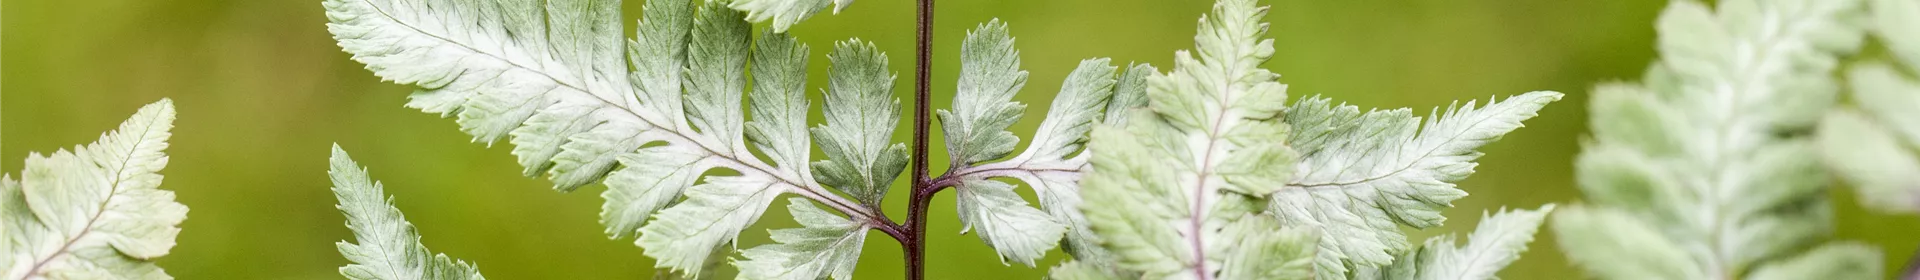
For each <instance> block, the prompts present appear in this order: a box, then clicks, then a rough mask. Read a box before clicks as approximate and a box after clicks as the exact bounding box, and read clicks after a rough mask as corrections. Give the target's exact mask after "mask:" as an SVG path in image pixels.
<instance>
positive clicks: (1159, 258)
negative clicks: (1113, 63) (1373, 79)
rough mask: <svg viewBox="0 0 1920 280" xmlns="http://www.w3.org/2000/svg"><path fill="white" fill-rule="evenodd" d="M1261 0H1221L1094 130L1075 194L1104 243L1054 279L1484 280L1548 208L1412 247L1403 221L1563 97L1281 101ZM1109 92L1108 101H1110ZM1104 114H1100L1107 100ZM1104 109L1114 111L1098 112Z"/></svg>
mask: <svg viewBox="0 0 1920 280" xmlns="http://www.w3.org/2000/svg"><path fill="white" fill-rule="evenodd" d="M1266 11H1267V8H1266V7H1258V6H1256V4H1255V1H1253V0H1221V1H1218V2H1216V4H1215V5H1214V9H1213V12H1212V14H1210V15H1208V16H1206V17H1202V18H1201V20H1200V27H1199V31H1198V34H1199V35H1197V36H1196V37H1195V41H1196V46H1195V47H1196V50H1197V51H1193V52H1189V51H1181V52H1179V53H1177V54H1176V55H1175V67H1174V68H1173V71H1172V72H1171V73H1165V74H1160V73H1154V74H1153V75H1152V76H1151V77H1147V79H1146V80H1147V87H1146V91H1145V98H1146V104H1147V106H1146V107H1145V108H1144V109H1134V110H1125V112H1121V113H1120V114H1122V115H1131V116H1129V117H1126V118H1124V119H1123V120H1121V121H1114V120H1112V119H1113V118H1110V119H1109V120H1108V121H1107V122H1106V123H1105V124H1104V125H1101V126H1099V128H1096V129H1094V131H1093V136H1091V139H1092V140H1091V144H1089V146H1090V147H1089V148H1087V150H1088V151H1089V153H1091V154H1092V156H1091V159H1090V160H1089V162H1090V165H1091V167H1090V168H1089V170H1088V171H1087V173H1086V174H1084V177H1083V178H1081V180H1082V181H1081V184H1080V187H1081V191H1080V195H1081V198H1082V199H1084V202H1083V203H1081V204H1080V205H1079V207H1080V209H1081V212H1082V213H1083V215H1084V216H1085V220H1086V222H1087V224H1088V228H1089V229H1090V230H1091V231H1092V233H1093V234H1094V237H1095V238H1097V240H1093V241H1091V244H1097V245H1098V246H1099V247H1100V248H1102V249H1104V250H1103V251H1102V252H1105V253H1107V254H1110V255H1108V256H1102V257H1093V258H1088V257H1079V256H1078V255H1076V257H1078V258H1077V259H1076V260H1075V261H1072V262H1069V263H1065V264H1062V265H1061V266H1059V267H1056V268H1054V270H1053V272H1052V273H1053V277H1054V278H1059V279H1136V278H1138V279H1309V278H1314V279H1349V278H1356V279H1492V278H1495V276H1494V272H1497V271H1498V270H1500V269H1501V268H1504V267H1505V266H1506V265H1507V264H1509V263H1511V262H1512V261H1513V260H1514V259H1516V258H1518V256H1519V253H1520V252H1522V251H1524V250H1525V248H1526V244H1527V243H1528V242H1530V241H1532V236H1533V234H1534V232H1535V231H1537V230H1538V228H1539V225H1540V223H1541V222H1542V221H1543V220H1544V218H1545V216H1546V215H1547V213H1548V212H1550V211H1552V209H1553V205H1547V206H1543V207H1542V208H1541V209H1538V210H1514V211H1504V210H1503V211H1501V212H1500V213H1499V214H1493V215H1490V216H1488V217H1485V218H1483V219H1482V221H1481V224H1480V226H1479V228H1478V229H1476V230H1475V232H1474V233H1473V234H1472V235H1470V239H1471V240H1470V241H1469V242H1468V244H1466V245H1465V246H1464V247H1456V245H1455V244H1454V239H1453V238H1452V237H1450V236H1441V237H1436V238H1433V239H1429V240H1428V241H1427V242H1426V245H1425V246H1423V247H1421V248H1417V249H1416V248H1413V246H1411V245H1410V244H1409V243H1408V241H1407V240H1406V236H1405V235H1404V234H1403V233H1401V232H1400V231H1399V228H1398V227H1399V226H1401V225H1405V226H1411V227H1415V228H1428V227H1434V226H1439V225H1440V224H1441V223H1442V222H1443V221H1445V217H1442V216H1440V215H1439V211H1440V210H1441V209H1443V208H1445V207H1449V206H1451V203H1450V202H1451V201H1453V200H1455V199H1458V198H1460V197H1464V196H1465V195H1466V193H1465V192H1462V191H1460V190H1459V189H1457V188H1456V187H1455V186H1454V185H1453V182H1457V181H1459V180H1462V179H1465V178H1466V177H1467V176H1468V175H1470V174H1471V173H1472V172H1473V168H1474V167H1475V165H1476V164H1475V163H1473V162H1472V160H1473V159H1475V158H1477V157H1479V156H1480V153H1479V152H1478V151H1475V149H1477V148H1479V147H1480V146H1483V145H1486V144H1488V143H1491V142H1493V141H1495V140H1498V139H1499V138H1500V136H1501V135H1504V134H1506V133H1508V132H1511V131H1513V130H1514V129H1517V128H1519V127H1520V122H1521V121H1524V120H1526V119H1528V118H1532V117H1533V116H1535V112H1537V111H1538V110H1539V109H1541V108H1542V107H1544V106H1545V105H1546V104H1547V103H1551V102H1553V101H1557V100H1559V99H1560V98H1561V96H1562V95H1561V94H1559V93H1554V92H1533V93H1527V94H1522V95H1519V96H1515V97H1512V98H1508V99H1507V100H1505V101H1491V100H1490V101H1491V102H1489V103H1488V104H1486V105H1485V106H1476V103H1475V102H1468V103H1467V104H1465V105H1463V106H1462V105H1456V106H1450V107H1449V108H1448V109H1447V110H1446V111H1445V112H1438V111H1437V110H1436V113H1435V114H1434V115H1433V116H1432V117H1430V118H1428V119H1426V121H1425V122H1422V118H1419V117H1414V116H1413V115H1412V114H1411V111H1410V110H1406V109H1398V110H1385V111H1371V112H1367V113H1361V112H1360V111H1359V109H1358V108H1357V107H1355V106H1348V105H1340V106H1332V105H1331V104H1330V103H1331V102H1330V101H1329V100H1328V99H1326V98H1318V97H1310V98H1305V99H1301V100H1300V101H1298V102H1296V103H1295V104H1293V105H1292V106H1288V104H1287V103H1286V102H1287V95H1286V85H1284V84H1280V83H1279V82H1278V81H1277V79H1278V78H1279V75H1276V74H1274V73H1272V72H1269V71H1267V70H1265V69H1262V68H1260V65H1261V64H1262V63H1265V62H1266V61H1267V59H1268V58H1269V57H1271V56H1272V54H1273V52H1274V49H1273V41H1272V39H1267V38H1264V36H1265V35H1266V32H1267V25H1266V24H1265V23H1262V22H1261V19H1262V18H1264V17H1265V16H1266V14H1267V13H1266ZM1116 98H1119V97H1116ZM1110 110H1111V109H1110ZM1110 114H1112V112H1110Z"/></svg>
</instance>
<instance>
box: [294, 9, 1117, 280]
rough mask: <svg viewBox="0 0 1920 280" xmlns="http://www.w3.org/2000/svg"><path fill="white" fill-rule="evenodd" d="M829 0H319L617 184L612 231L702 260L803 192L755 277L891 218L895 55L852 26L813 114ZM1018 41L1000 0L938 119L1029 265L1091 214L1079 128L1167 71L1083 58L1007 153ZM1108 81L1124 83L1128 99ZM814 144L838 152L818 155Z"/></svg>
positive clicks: (975, 215)
mask: <svg viewBox="0 0 1920 280" xmlns="http://www.w3.org/2000/svg"><path fill="white" fill-rule="evenodd" d="M542 3H544V5H542ZM827 3H828V2H827V1H824V0H819V1H815V0H740V1H734V2H728V1H707V2H705V4H704V5H696V4H694V3H693V2H692V1H689V0H654V1H647V2H646V4H645V10H644V14H643V17H642V20H641V21H640V24H639V26H638V28H636V30H637V31H636V33H637V34H636V35H635V37H634V38H633V39H632V40H622V36H621V35H619V34H617V32H619V31H620V30H621V25H620V24H619V23H618V21H617V20H618V19H619V18H620V10H619V7H620V1H618V0H555V1H544V2H540V1H533V2H528V1H499V2H497V3H495V2H485V1H483V2H472V1H453V0H371V1H362V0H328V1H325V3H324V4H325V6H326V8H327V14H328V18H329V21H330V23H329V24H328V29H329V30H330V31H331V32H332V33H333V34H334V37H335V39H337V40H338V41H339V44H340V46H341V47H342V48H343V49H344V50H346V51H347V52H348V53H351V54H353V58H354V60H356V61H359V62H361V63H364V64H366V65H367V69H368V70H371V71H373V73H374V74H375V75H378V76H380V77H382V78H385V79H388V80H392V81H394V82H397V83H401V84H411V85H415V86H418V87H420V89H419V90H417V91H416V92H415V93H414V94H413V95H411V96H410V97H409V98H410V101H409V102H408V103H407V105H408V106H409V107H413V108H418V109H420V110H422V111H426V112H429V113H437V114H441V115H443V116H451V117H454V118H455V119H456V122H457V123H459V124H460V127H461V130H463V131H465V132H467V133H469V134H471V135H473V136H474V140H475V141H478V142H487V143H493V142H496V141H498V140H501V139H506V140H507V141H508V142H509V143H511V144H513V145H514V147H513V152H512V153H513V154H514V155H515V156H518V157H519V160H520V163H521V164H522V165H523V166H525V167H526V170H525V173H526V174H527V175H529V176H537V175H541V174H545V175H546V176H547V177H549V178H551V179H552V181H553V182H554V188H555V189H556V190H559V191H562V192H570V191H574V190H576V189H579V188H580V187H581V186H583V185H587V184H591V183H593V182H602V183H604V184H605V185H606V186H607V189H606V191H604V192H603V193H602V195H601V196H602V197H603V198H605V199H606V203H605V206H604V207H603V211H602V214H601V222H602V224H604V225H605V226H606V233H607V235H609V236H611V237H613V238H616V239H627V238H632V239H633V240H634V242H635V244H637V245H638V246H640V247H641V248H643V249H644V250H645V253H646V254H647V255H648V256H650V257H653V258H654V259H656V260H657V261H658V263H657V264H656V265H655V266H656V267H660V268H667V269H668V270H672V271H678V272H681V274H683V275H704V274H705V273H706V272H709V271H707V268H708V267H709V266H710V265H709V264H712V263H715V262H716V261H717V260H722V259H725V258H726V256H727V255H729V253H730V252H717V251H720V250H722V249H725V248H726V247H727V246H726V245H728V244H732V243H733V242H734V241H735V239H736V238H737V237H738V236H739V235H740V233H741V231H742V230H744V229H746V228H747V227H748V226H749V225H751V224H753V223H754V222H755V221H756V220H758V219H759V217H760V215H761V214H762V213H764V212H765V211H766V210H767V208H768V207H769V206H770V204H771V203H772V202H773V201H774V200H776V198H777V197H779V196H781V195H782V194H793V195H797V196H798V197H800V198H804V199H795V200H792V201H791V202H792V203H790V206H789V207H788V209H789V211H790V212H792V213H793V214H794V215H795V217H796V218H798V220H799V221H800V222H801V225H802V227H800V228H794V229H780V230H774V231H773V232H772V235H773V239H774V241H776V242H778V244H770V245H763V246H759V247H754V248H751V249H746V250H743V251H742V252H741V256H742V257H744V259H739V260H736V261H734V264H735V265H736V266H738V267H739V268H740V269H741V274H740V275H741V277H742V278H752V279H764V278H778V279H815V278H823V277H830V278H836V279H846V278H848V277H850V275H851V271H852V269H853V267H854V266H855V263H856V261H857V260H858V257H857V256H858V253H859V251H860V245H861V244H862V243H863V242H864V240H865V238H866V232H867V231H868V230H872V229H881V228H882V227H886V226H891V225H889V224H886V223H887V222H888V221H886V220H885V219H884V218H881V217H880V212H879V210H878V209H879V206H878V205H880V204H881V199H882V198H884V197H885V196H886V193H887V192H888V186H889V185H891V184H892V182H893V181H895V180H896V179H897V177H899V175H900V173H901V172H902V171H903V170H904V168H905V167H906V163H907V160H908V155H907V153H906V147H905V145H904V144H901V143H897V142H895V141H893V139H892V135H893V133H894V131H895V125H896V123H897V121H896V120H898V119H900V117H901V113H900V108H899V107H900V104H899V101H898V100H896V99H894V98H893V97H892V96H893V95H892V92H891V90H892V88H893V83H894V76H893V75H892V73H891V70H889V66H888V61H887V58H886V56H885V55H884V54H883V53H880V52H879V51H878V50H877V48H875V47H874V46H873V45H872V44H870V43H866V42H862V41H859V40H857V39H856V40H849V41H845V42H842V43H839V44H836V45H835V47H834V50H833V51H832V52H831V53H830V54H829V55H828V58H829V60H830V64H831V67H830V71H829V77H828V80H829V83H828V85H827V86H826V90H824V100H825V104H824V110H823V111H824V113H823V116H824V117H825V121H824V123H823V124H820V125H818V126H813V127H811V128H809V125H810V123H809V122H808V120H807V116H808V112H809V110H811V109H812V108H811V105H810V104H808V103H809V102H808V96H807V95H806V90H807V89H808V88H807V85H806V83H805V82H806V69H807V62H808V61H807V56H808V54H809V53H810V52H809V49H808V47H807V46H805V45H802V44H799V43H798V42H797V41H796V40H794V39H793V38H791V37H788V36H787V35H786V34H782V33H780V31H784V30H786V29H787V28H788V27H790V26H791V25H792V24H794V23H796V22H798V21H800V20H802V19H805V18H806V17H808V16H810V15H811V14H813V13H814V12H817V11H818V10H819V9H822V8H824V7H825V5H826V4H827ZM833 3H835V4H836V5H837V6H839V7H845V6H846V5H847V4H850V3H851V1H845V0H837V1H834V2H833ZM696 7H697V8H696ZM735 9H738V10H739V11H736V10H735ZM741 11H745V13H742V12H741ZM768 19H771V20H773V22H774V28H771V29H770V30H768V31H766V32H762V33H760V34H759V35H757V36H752V35H751V34H752V31H751V29H752V26H751V24H750V23H749V20H752V21H762V20H768ZM1012 41H1013V40H1012V38H1011V37H1009V36H1007V32H1006V26H1005V25H1004V24H1001V23H999V22H998V21H997V20H996V21H994V22H990V23H987V24H984V25H981V27H980V28H979V29H978V30H976V31H975V32H973V33H972V34H970V35H969V39H968V40H967V41H966V42H965V43H964V44H963V48H962V49H963V55H962V56H963V57H962V60H963V61H964V64H965V68H966V70H964V71H963V72H965V73H963V74H962V76H963V77H962V81H961V83H960V87H961V88H960V92H959V93H958V94H956V97H955V98H956V102H955V105H956V106H955V108H954V109H953V110H943V111H942V112H941V120H942V122H943V124H944V125H945V126H946V128H948V129H947V131H946V132H947V133H949V135H953V136H956V137H954V138H952V139H954V140H955V142H951V143H950V144H952V145H954V147H955V148H953V149H950V150H949V151H951V152H953V153H954V155H955V158H958V159H964V160H962V161H959V162H957V164H955V166H956V167H957V168H956V169H954V170H950V175H952V176H951V177H952V178H953V181H954V184H956V185H957V186H956V188H957V189H958V190H959V192H960V195H959V196H960V198H961V199H960V200H961V201H962V203H961V205H960V208H961V215H960V218H961V220H962V221H964V222H965V223H966V224H967V225H968V228H969V229H972V230H978V232H979V235H980V237H981V238H982V240H983V241H985V242H986V243H987V244H989V245H991V246H993V247H994V248H995V249H998V250H999V251H1000V252H1001V254H1002V256H1003V257H1004V259H1005V260H1012V261H1015V262H1020V263H1023V264H1027V265H1032V264H1033V262H1034V261H1035V260H1036V259H1039V258H1040V257H1042V256H1044V254H1045V252H1046V251H1047V250H1049V249H1051V248H1052V246H1053V244H1057V243H1060V242H1061V240H1062V239H1063V236H1066V235H1067V234H1066V232H1068V231H1070V230H1069V229H1070V228H1077V227H1074V226H1072V225H1074V224H1075V222H1076V221H1079V220H1080V218H1079V216H1078V214H1077V212H1076V211H1073V209H1075V207H1074V206H1073V205H1074V204H1075V203H1077V201H1078V200H1079V199H1078V196H1077V195H1076V194H1074V193H1073V191H1074V187H1072V184H1073V182H1074V181H1075V180H1077V178H1078V171H1079V170H1080V169H1081V168H1082V167H1083V166H1084V165H1085V161H1086V160H1085V158H1086V154H1085V153H1080V152H1079V151H1080V150H1081V144H1082V143H1084V141H1086V138H1085V135H1086V133H1087V131H1088V130H1090V128H1091V127H1092V125H1093V123H1095V122H1099V121H1101V120H1102V119H1103V118H1106V115H1107V113H1106V112H1107V108H1108V107H1112V106H1124V107H1134V106H1138V104H1139V103H1140V102H1144V99H1142V98H1141V97H1139V96H1141V95H1142V94H1141V92H1144V86H1143V85H1144V77H1145V76H1146V75H1147V74H1148V73H1151V72H1154V70H1153V69H1152V68H1151V67H1148V66H1144V65H1142V66H1136V67H1130V68H1129V69H1128V71H1126V73H1124V74H1116V69H1115V68H1114V67H1113V66H1109V65H1108V60H1106V59H1093V60H1087V61H1084V62H1083V63H1082V67H1081V68H1080V69H1079V70H1076V71H1075V72H1074V73H1073V74H1072V75H1071V76H1070V77H1069V78H1068V82H1067V85H1066V86H1065V87H1064V88H1063V89H1062V94H1061V95H1060V98H1058V99H1057V101H1056V102H1055V104H1054V107H1053V108H1054V109H1053V110H1051V111H1050V112H1048V118H1047V120H1046V121H1045V122H1044V124H1043V125H1042V126H1043V127H1044V128H1043V129H1042V130H1041V132H1040V133H1039V134H1037V135H1036V136H1035V137H1034V140H1035V143H1036V144H1034V145H1032V146H1030V147H1029V148H1028V150H1027V151H1026V152H1024V153H1022V154H1021V155H1019V156H1015V157H1014V158H1013V159H1009V160H1006V161H999V162H992V163H986V162H987V161H990V160H994V159H998V158H1001V157H1004V156H1006V155H1008V154H1010V152H1011V150H1012V149H1013V147H1014V145H1015V144H1016V142H1017V138H1016V137H1014V136H1013V135H1012V134H1011V133H1008V132H1006V131H1005V129H1006V127H1007V126H1008V125H1010V124H1012V123H1013V122H1014V121H1017V119H1018V117H1019V114H1020V113H1021V112H1022V111H1023V110H1024V105H1020V104H1017V103H1012V102H1010V101H1009V100H1010V98H1011V96H1012V95H1013V94H1014V93H1016V92H1017V91H1018V90H1019V89H1020V85H1021V84H1023V83H1024V81H1025V72H1023V71H1019V70H1018V64H1019V58H1018V57H1017V56H1018V53H1017V52H1015V51H1013V49H1012ZM748 69H751V70H752V71H751V72H749V71H748ZM1116 75H1119V76H1121V78H1118V79H1120V80H1121V81H1120V82H1118V83H1119V84H1120V86H1118V87H1116V86H1115V84H1116V78H1115V76H1116ZM749 79H750V80H751V81H752V83H751V87H749V83H748V81H749ZM1116 91H1120V92H1121V93H1119V94H1120V95H1125V96H1132V97H1126V98H1114V97H1113V96H1114V95H1116V93H1115V92H1116ZM1129 92H1130V93H1129ZM743 98H744V100H745V101H743ZM1116 102H1131V103H1127V104H1128V105H1115V103H1116ZM743 107H744V108H745V109H744V110H743ZM816 143H817V144H818V145H819V147H820V150H821V151H822V152H823V154H825V155H826V159H825V160H819V161H813V160H811V159H809V156H811V154H812V149H811V148H812V145H813V144H816ZM749 147H751V148H749ZM714 170H724V171H722V172H712V171H714ZM710 173H712V174H710ZM715 174H724V175H715ZM995 177H1010V178H1016V179H1020V180H1025V181H1026V182H1028V183H1029V184H1030V185H1033V186H1035V187H1036V188H1037V189H1040V190H1042V195H1041V201H1042V204H1043V205H1045V206H1046V208H1047V210H1046V211H1044V212H1043V211H1042V210H1038V209H1036V208H1035V207H1033V206H1031V205H1029V204H1028V203H1026V201H1025V200H1024V199H1022V198H1021V197H1020V196H1019V195H1017V194H1016V193H1015V192H1013V186H1012V185H1009V184H1006V183H1002V182H998V181H992V180H988V179H989V178H995ZM836 191H837V192H836ZM840 193H844V194H845V196H842V195H841V194H840ZM344 198H345V197H344V196H343V201H344ZM343 203H344V202H343ZM818 205H824V206H826V208H828V209H832V210H834V212H839V213H840V214H839V215H835V214H833V213H832V212H829V211H827V210H823V209H820V208H818ZM349 215H350V216H352V215H355V214H353V213H351V212H350V213H349ZM395 215H397V214H395ZM396 220H397V219H396ZM389 223H391V222H389ZM1072 231H1074V232H1075V234H1074V235H1075V236H1080V237H1083V238H1076V239H1071V240H1072V241H1071V242H1069V244H1070V245H1069V246H1072V247H1074V248H1082V249H1084V250H1089V251H1090V250H1097V248H1094V247H1096V246H1094V245H1091V243H1087V242H1086V241H1087V240H1090V238H1084V237H1088V236H1090V234H1089V233H1086V231H1084V230H1078V229H1076V230H1072ZM362 242H369V241H362ZM375 242H377V241H375ZM1075 244H1077V245H1075ZM1078 251H1079V250H1076V252H1078ZM343 252H346V251H343ZM419 252H424V250H420V251H419ZM346 253H348V254H349V255H353V253H352V252H346ZM454 266H458V265H454Z"/></svg>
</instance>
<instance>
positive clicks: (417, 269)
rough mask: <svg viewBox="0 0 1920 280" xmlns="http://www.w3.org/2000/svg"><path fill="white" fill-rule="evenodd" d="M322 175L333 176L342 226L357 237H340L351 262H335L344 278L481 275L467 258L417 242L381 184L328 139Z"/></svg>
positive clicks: (417, 278) (413, 279) (386, 279)
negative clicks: (344, 223)
mask: <svg viewBox="0 0 1920 280" xmlns="http://www.w3.org/2000/svg"><path fill="white" fill-rule="evenodd" d="M328 162H329V163H330V164H329V166H330V167H329V168H328V169H327V177H329V178H332V179H333V194H334V198H337V199H339V200H340V204H339V205H337V206H335V208H339V209H340V212H343V213H346V216H347V228H348V229H352V230H353V239H354V241H356V242H359V243H358V244H356V243H347V242H346V241H340V242H339V243H336V244H335V245H337V246H338V247H340V255H342V256H346V257H347V260H348V261H351V262H352V263H349V264H347V265H346V266H342V267H340V274H341V275H344V276H346V277H347V278H349V279H369V280H371V279H381V280H427V279H432V280H442V279H447V280H451V279H474V280H479V279H486V277H482V276H480V270H479V269H478V268H475V267H474V265H472V264H469V263H467V262H466V261H462V260H457V259H453V258H452V257H448V256H447V255H446V254H435V253H433V252H430V251H427V247H426V246H424V245H420V233H419V232H417V231H415V230H414V228H413V224H412V223H408V222H407V217H406V216H405V215H402V214H401V213H400V209H399V208H394V207H393V199H392V198H390V197H388V196H387V194H386V188H385V187H382V186H381V185H380V182H379V181H374V180H373V179H372V178H371V177H370V176H367V169H366V168H363V167H360V164H358V163H354V162H353V158H352V157H350V156H348V155H347V152H346V151H345V150H341V149H340V145H339V144H335V145H333V156H332V157H331V158H329V159H328Z"/></svg>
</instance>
